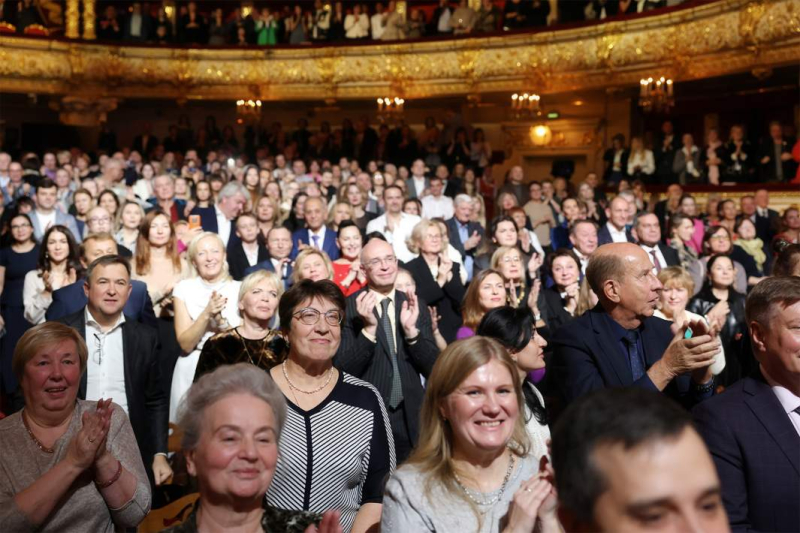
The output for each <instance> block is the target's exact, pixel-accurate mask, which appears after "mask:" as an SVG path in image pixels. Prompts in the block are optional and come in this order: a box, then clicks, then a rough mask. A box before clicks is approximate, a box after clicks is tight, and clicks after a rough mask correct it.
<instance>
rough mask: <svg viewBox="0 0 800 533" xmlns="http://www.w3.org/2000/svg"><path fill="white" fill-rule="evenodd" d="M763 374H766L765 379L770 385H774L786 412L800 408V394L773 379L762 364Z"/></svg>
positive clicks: (776, 394) (773, 388)
mask: <svg viewBox="0 0 800 533" xmlns="http://www.w3.org/2000/svg"><path fill="white" fill-rule="evenodd" d="M761 374H762V375H763V376H764V379H765V380H767V383H769V386H770V387H772V392H774V393H775V396H777V398H778V401H779V402H780V403H781V406H782V407H783V410H784V411H786V414H789V413H793V412H795V411H797V409H798V408H800V396H796V395H795V394H794V393H793V392H792V391H790V390H789V389H787V388H786V387H784V386H783V385H780V384H778V382H777V381H775V380H774V379H772V377H770V375H769V374H767V370H766V369H765V368H764V366H763V365H761Z"/></svg>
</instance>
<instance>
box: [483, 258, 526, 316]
mask: <svg viewBox="0 0 800 533" xmlns="http://www.w3.org/2000/svg"><path fill="white" fill-rule="evenodd" d="M522 261H523V256H522V252H520V251H519V249H518V248H516V247H514V246H500V247H499V248H497V249H496V250H495V252H494V254H492V261H491V263H490V265H489V266H490V268H492V269H494V270H497V271H498V272H500V273H501V274H502V275H503V279H504V280H505V282H506V289H507V290H508V303H509V305H511V306H513V307H519V306H520V305H522V304H523V302H525V297H526V294H525V292H526V286H525V268H524V267H523V264H522Z"/></svg>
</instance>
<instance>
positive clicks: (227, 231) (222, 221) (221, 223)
mask: <svg viewBox="0 0 800 533" xmlns="http://www.w3.org/2000/svg"><path fill="white" fill-rule="evenodd" d="M214 212H215V213H216V214H217V233H218V234H219V236H220V238H221V239H222V242H224V243H225V246H228V239H230V238H231V226H232V224H231V221H230V220H228V217H226V216H225V213H223V212H222V211H221V210H220V208H219V207H217V206H216V205H215V206H214Z"/></svg>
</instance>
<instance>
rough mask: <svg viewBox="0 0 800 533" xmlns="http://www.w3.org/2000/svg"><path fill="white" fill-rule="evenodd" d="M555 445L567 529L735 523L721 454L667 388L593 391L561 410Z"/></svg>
mask: <svg viewBox="0 0 800 533" xmlns="http://www.w3.org/2000/svg"><path fill="white" fill-rule="evenodd" d="M552 448H553V463H552V464H553V469H554V471H555V486H556V490H557V492H558V518H559V521H560V522H561V525H560V527H563V530H564V531H592V532H597V533H617V532H619V531H655V530H659V529H663V530H669V531H704V532H707V533H712V532H713V533H727V532H728V531H730V530H729V528H728V518H727V516H726V515H725V510H724V508H723V506H722V501H721V500H722V497H721V492H722V490H724V487H723V488H720V479H719V477H718V476H717V472H716V469H715V468H714V461H712V460H711V455H710V454H709V453H708V450H707V449H706V447H705V445H704V444H703V439H702V438H700V435H698V434H697V431H696V430H695V429H694V428H693V427H692V419H691V417H690V416H689V413H687V412H686V411H685V410H684V409H681V408H680V407H679V406H677V405H675V403H674V402H672V401H669V400H668V399H666V398H664V397H663V395H660V394H658V393H655V392H652V391H646V390H642V389H638V388H628V389H613V390H600V391H596V392H593V393H592V394H588V395H586V396H584V397H583V398H581V399H580V400H578V401H576V402H575V403H574V404H572V405H570V407H569V408H568V409H567V410H566V411H565V412H564V414H563V415H562V416H561V418H560V419H559V421H558V423H557V424H556V425H555V427H554V429H553V446H552ZM723 482H724V480H723Z"/></svg>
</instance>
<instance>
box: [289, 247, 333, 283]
mask: <svg viewBox="0 0 800 533" xmlns="http://www.w3.org/2000/svg"><path fill="white" fill-rule="evenodd" d="M304 279H310V280H311V281H319V280H321V279H333V263H331V260H330V258H329V257H328V254H326V253H325V252H321V251H320V250H317V249H316V248H311V247H308V248H305V249H304V250H303V251H302V252H300V253H299V254H297V259H295V260H294V270H293V271H292V284H295V283H297V282H299V281H302V280H304Z"/></svg>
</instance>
